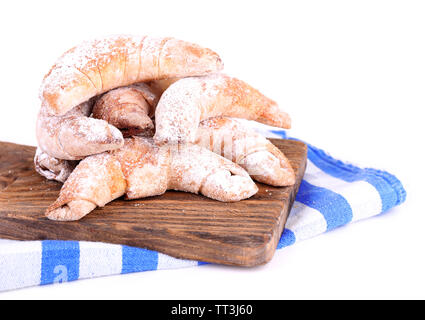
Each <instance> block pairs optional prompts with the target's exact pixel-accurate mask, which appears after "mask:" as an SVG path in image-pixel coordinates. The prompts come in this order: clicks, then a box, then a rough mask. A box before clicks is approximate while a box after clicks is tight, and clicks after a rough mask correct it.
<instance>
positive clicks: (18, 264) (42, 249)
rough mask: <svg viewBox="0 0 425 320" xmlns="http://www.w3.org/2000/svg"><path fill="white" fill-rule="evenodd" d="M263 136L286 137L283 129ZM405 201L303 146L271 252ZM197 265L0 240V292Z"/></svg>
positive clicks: (373, 175) (394, 190)
mask: <svg viewBox="0 0 425 320" xmlns="http://www.w3.org/2000/svg"><path fill="white" fill-rule="evenodd" d="M267 135H268V136H272V137H273V136H274V137H280V138H287V137H286V134H285V132H284V131H269V132H267ZM405 199H406V192H405V190H404V189H403V186H402V184H401V182H400V181H399V180H398V179H397V178H396V177H395V176H393V175H391V174H389V173H388V172H385V171H381V170H376V169H369V168H366V169H361V168H358V167H356V166H354V165H350V164H346V163H344V162H342V161H339V160H336V159H334V158H332V157H331V156H329V155H328V154H327V153H325V152H324V151H323V150H320V149H318V148H316V147H314V146H311V145H308V161H307V168H306V172H305V176H304V179H303V181H302V182H301V186H300V189H299V192H298V194H297V197H296V199H295V203H294V205H293V208H292V210H291V213H290V215H289V217H288V220H287V223H286V227H285V230H284V231H283V234H282V237H281V239H280V241H279V244H278V246H277V248H278V249H282V248H284V247H286V246H289V245H292V244H294V243H295V242H297V241H301V240H304V239H308V238H312V237H314V236H316V235H319V234H321V233H324V232H326V231H328V230H332V229H335V228H337V227H339V226H342V225H345V224H348V223H351V222H354V221H357V220H360V219H365V218H369V217H372V216H375V215H378V214H380V213H382V212H385V211H387V210H389V209H390V208H393V207H394V206H397V205H399V204H401V203H402V202H404V201H405ZM200 264H204V263H203V262H198V261H190V260H181V259H176V258H173V257H170V256H168V255H165V254H162V253H159V252H156V251H151V250H146V249H139V248H133V247H128V246H121V245H114V244H106V243H98V242H84V241H50V240H44V241H11V240H1V239H0V291H5V290H11V289H16V288H22V287H28V286H34V285H44V284H51V283H60V282H66V281H72V280H78V279H86V278H93V277H99V276H105V275H114V274H120V273H130V272H140V271H148V270H159V269H170V268H183V267H191V266H197V265H200Z"/></svg>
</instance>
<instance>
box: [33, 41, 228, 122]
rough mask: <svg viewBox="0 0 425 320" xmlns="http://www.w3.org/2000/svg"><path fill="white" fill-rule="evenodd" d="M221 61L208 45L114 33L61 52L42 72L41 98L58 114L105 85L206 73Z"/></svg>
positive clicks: (120, 85) (104, 88)
mask: <svg viewBox="0 0 425 320" xmlns="http://www.w3.org/2000/svg"><path fill="white" fill-rule="evenodd" d="M222 67H223V65H222V62H221V60H220V58H219V56H218V55H217V54H216V53H215V52H213V51H212V50H210V49H206V48H202V47H200V46H198V45H196V44H192V43H188V42H185V41H181V40H177V39H174V38H152V37H147V36H131V35H117V36H110V37H105V38H100V39H95V40H92V41H86V42H83V43H82V44H80V45H78V46H76V47H74V48H72V49H71V50H68V51H67V52H65V53H64V54H63V55H62V56H61V57H60V58H59V59H58V61H57V62H56V63H55V65H54V66H53V67H52V68H51V69H50V71H49V73H48V74H47V75H46V76H45V78H44V80H43V82H42V85H41V88H40V98H41V100H42V103H43V104H45V105H46V106H47V108H48V109H49V111H50V112H52V113H55V114H58V115H61V114H64V113H66V112H67V111H69V110H71V109H72V108H73V107H75V106H77V105H79V104H80V103H83V102H85V101H87V100H89V99H90V98H92V97H94V96H96V95H99V94H102V93H104V92H107V91H108V90H111V89H114V88H118V87H122V86H126V85H130V84H133V83H137V82H143V81H151V80H156V79H164V78H173V77H187V76H196V75H205V74H208V73H211V72H217V71H220V70H221V69H222Z"/></svg>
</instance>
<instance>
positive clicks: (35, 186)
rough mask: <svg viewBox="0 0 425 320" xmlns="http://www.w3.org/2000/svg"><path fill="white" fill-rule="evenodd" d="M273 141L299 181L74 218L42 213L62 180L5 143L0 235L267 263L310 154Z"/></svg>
mask: <svg viewBox="0 0 425 320" xmlns="http://www.w3.org/2000/svg"><path fill="white" fill-rule="evenodd" d="M271 141H272V142H273V143H274V144H275V145H276V146H277V147H279V148H280V149H281V150H283V151H284V153H285V154H286V156H287V157H288V159H289V160H290V162H291V164H292V166H293V167H294V170H295V172H296V175H297V184H296V185H295V186H292V187H284V188H275V187H271V186H267V185H263V184H259V183H258V186H259V189H260V190H259V192H258V193H257V194H256V195H255V196H254V197H252V198H250V199H248V200H244V201H240V202H237V203H222V202H219V201H214V200H210V199H208V198H205V197H203V196H199V195H194V194H189V193H184V192H173V191H167V192H166V193H165V194H164V195H162V196H158V197H151V198H145V199H140V200H132V201H125V200H123V199H118V200H115V201H113V202H112V203H109V204H108V205H107V206H105V207H104V208H97V209H96V210H94V211H93V212H92V213H90V214H89V215H88V216H86V217H85V218H83V219H82V220H80V221H75V222H57V221H50V220H48V219H47V218H46V217H45V216H44V211H45V209H46V208H47V206H48V205H50V204H51V203H52V202H53V201H54V200H55V199H56V197H57V195H58V193H59V190H60V188H61V184H60V183H57V182H53V181H48V180H46V179H44V178H43V177H41V176H40V175H38V174H37V173H36V172H35V171H34V165H33V156H34V152H35V148H34V147H29V146H22V145H16V144H12V143H5V142H0V148H1V150H2V153H1V155H0V238H3V239H14V240H44V239H51V240H85V241H100V242H108V243H117V244H124V245H129V246H136V247H142V248H148V249H152V250H157V251H160V252H163V253H166V254H168V255H171V256H175V257H178V258H184V259H194V260H200V261H207V262H213V263H219V264H228V265H239V266H255V265H259V264H264V263H266V262H268V261H269V260H270V259H271V258H272V257H273V254H274V251H275V249H276V246H277V243H278V241H279V238H280V236H281V234H282V231H283V228H284V224H285V222H286V218H287V216H288V213H289V211H290V208H291V206H292V203H293V201H294V198H295V195H296V192H297V190H298V187H299V184H300V182H301V180H302V177H303V175H304V171H305V166H306V158H307V147H306V145H305V144H303V143H302V142H298V141H291V140H274V139H272V140H271Z"/></svg>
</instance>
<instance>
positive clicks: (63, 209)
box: [46, 137, 258, 220]
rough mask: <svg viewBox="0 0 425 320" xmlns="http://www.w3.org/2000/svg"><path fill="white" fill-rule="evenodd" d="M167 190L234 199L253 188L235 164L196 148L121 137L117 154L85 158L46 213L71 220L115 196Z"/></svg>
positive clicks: (246, 195)
mask: <svg viewBox="0 0 425 320" xmlns="http://www.w3.org/2000/svg"><path fill="white" fill-rule="evenodd" d="M167 189H174V190H180V191H186V192H193V193H201V194H203V195H205V196H207V197H210V198H212V199H216V200H220V201H239V200H242V199H246V198H249V197H251V196H252V195H254V194H255V193H256V192H257V191H258V188H257V186H256V185H255V183H254V182H253V181H252V180H251V178H250V177H249V175H248V174H247V173H246V172H245V171H244V170H243V169H242V168H241V167H239V166H238V165H236V164H234V163H232V162H231V161H229V160H227V159H224V158H222V157H221V156H219V155H217V154H215V153H212V152H210V151H208V150H206V149H204V148H201V147H199V146H197V145H191V144H185V145H162V146H157V145H155V144H154V143H153V140H152V139H146V138H141V137H133V138H130V139H126V141H125V144H124V147H123V148H121V149H120V150H116V151H112V152H106V153H102V154H99V155H94V156H90V157H87V158H85V159H84V160H82V161H81V162H80V164H79V165H78V166H77V167H76V168H75V170H74V171H73V172H72V174H71V175H70V176H69V178H68V180H67V181H66V182H65V184H64V185H63V187H62V189H61V192H60V195H59V198H58V199H57V200H56V201H55V203H53V204H52V205H51V206H50V207H49V208H48V209H47V211H46V216H47V217H48V218H49V219H53V220H76V219H80V218H81V217H83V216H84V215H86V214H88V213H89V212H90V211H91V210H93V209H94V208H95V207H96V206H103V205H105V204H106V203H108V202H110V201H112V200H114V199H116V198H117V197H119V196H121V195H123V194H124V193H125V194H126V195H127V198H129V199H135V198H142V197H148V196H155V195H159V194H162V193H164V192H165V191H166V190H167Z"/></svg>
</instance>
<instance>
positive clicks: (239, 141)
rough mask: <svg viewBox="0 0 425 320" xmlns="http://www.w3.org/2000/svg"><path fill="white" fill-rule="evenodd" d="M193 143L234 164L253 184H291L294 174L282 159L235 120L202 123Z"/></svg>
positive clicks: (221, 119) (205, 121)
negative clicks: (257, 182) (253, 180)
mask: <svg viewBox="0 0 425 320" xmlns="http://www.w3.org/2000/svg"><path fill="white" fill-rule="evenodd" d="M195 143H196V144H198V145H200V146H202V147H204V148H207V149H209V150H211V151H213V152H215V153H217V154H220V155H221V156H223V157H225V158H227V159H229V160H232V161H233V162H235V163H237V164H238V165H240V166H241V167H242V168H244V169H245V170H246V171H247V172H248V173H249V175H250V176H251V177H252V178H253V179H255V180H257V181H260V182H262V183H266V184H269V185H272V186H290V185H293V184H294V183H295V173H294V170H293V169H292V167H291V164H290V163H289V161H288V159H287V158H286V157H285V155H284V154H283V153H282V152H281V151H280V150H279V149H278V148H277V147H276V146H274V145H273V144H272V143H271V142H270V141H269V140H267V139H266V138H265V137H263V136H262V135H260V134H258V133H257V132H255V130H253V129H251V128H249V127H247V126H246V125H244V124H243V123H242V122H241V121H240V120H238V119H233V118H228V117H217V118H210V119H206V120H204V121H202V122H201V123H200V125H199V129H198V133H197V138H196V141H195Z"/></svg>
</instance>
